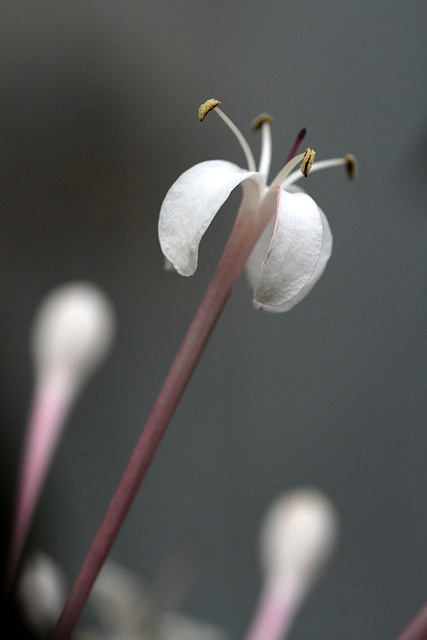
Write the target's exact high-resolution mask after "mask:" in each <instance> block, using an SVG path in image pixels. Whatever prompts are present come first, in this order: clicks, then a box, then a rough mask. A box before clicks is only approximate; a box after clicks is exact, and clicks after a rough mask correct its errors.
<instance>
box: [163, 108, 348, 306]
mask: <svg viewBox="0 0 427 640" xmlns="http://www.w3.org/2000/svg"><path fill="white" fill-rule="evenodd" d="M219 104H220V102H219V101H218V100H214V99H210V100H208V101H207V102H205V103H204V104H203V105H201V107H200V109H199V119H200V120H203V119H204V118H205V116H206V114H207V113H209V112H210V111H211V110H215V112H216V113H217V114H218V115H219V116H220V117H221V118H222V119H223V120H224V121H225V123H226V124H227V125H228V126H229V127H230V129H231V130H232V131H233V133H234V134H235V135H236V137H237V139H238V141H239V143H240V145H241V147H242V149H243V152H244V154H245V156H246V161H247V166H248V168H247V169H242V168H240V167H238V166H237V165H236V164H234V163H232V162H228V161H225V160H208V161H205V162H201V163H199V164H196V165H195V166H194V167H191V168H190V169H188V170H187V171H185V172H184V173H183V174H182V175H181V176H180V177H179V178H178V180H177V181H176V182H175V183H174V184H173V185H172V187H171V188H170V189H169V191H168V193H167V194H166V197H165V199H164V201H163V204H162V207H161V210H160V217H159V240H160V245H161V249H162V251H163V254H164V256H165V257H166V259H167V263H168V264H169V265H170V264H171V265H173V267H174V268H175V269H176V271H178V273H179V274H181V275H185V276H190V275H193V274H194V272H195V271H196V269H197V260H198V249H199V244H200V241H201V238H202V236H203V235H204V233H205V231H206V230H207V228H208V227H209V225H210V223H211V222H212V220H213V218H214V217H215V215H216V214H217V212H218V210H219V209H220V208H221V206H222V205H223V204H224V202H225V201H226V200H227V198H228V196H229V195H230V193H231V191H232V190H233V189H234V188H235V187H237V186H238V185H239V184H240V185H241V186H242V189H243V200H242V204H241V207H240V210H239V216H240V217H241V218H244V219H245V220H246V224H247V225H252V226H254V225H255V226H256V227H257V229H258V232H259V233H258V235H259V239H258V242H257V243H256V244H255V246H254V248H253V251H252V253H251V255H250V257H249V259H248V261H247V264H246V273H247V276H248V279H249V282H250V284H251V285H252V286H253V287H254V299H253V304H254V307H255V308H262V309H266V310H267V311H273V312H280V311H288V310H289V309H291V308H292V307H293V306H294V305H295V304H297V303H298V302H299V301H300V300H302V299H303V298H304V297H305V296H306V295H307V293H308V292H309V291H310V290H311V289H312V287H313V286H314V285H315V283H316V282H317V280H318V279H319V278H320V276H321V275H322V273H323V271H324V269H325V266H326V263H327V262H328V260H329V257H330V255H331V251H332V234H331V230H330V228H329V224H328V222H327V220H326V217H325V215H324V213H323V212H322V211H321V209H320V208H319V207H318V206H317V204H316V203H315V202H314V200H313V199H312V198H310V196H308V195H307V194H306V193H304V192H303V191H302V190H300V189H297V188H295V187H294V183H295V182H296V181H297V180H299V178H301V177H303V176H307V175H308V173H309V171H310V170H311V171H316V170H318V169H321V168H326V167H332V166H339V165H344V166H345V167H346V168H347V173H348V175H349V176H350V177H353V176H354V174H355V169H356V163H355V159H354V158H353V156H350V155H347V156H345V157H343V158H336V159H333V160H326V161H322V162H316V163H313V160H314V155H315V153H314V151H312V150H311V149H307V151H306V152H305V153H302V154H299V155H294V154H295V152H296V148H297V146H298V144H299V142H300V141H301V139H302V137H303V135H304V133H305V132H304V131H302V132H300V134H299V136H298V138H297V142H296V144H295V145H294V147H293V149H292V152H291V154H290V157H288V160H287V162H286V163H285V165H284V166H283V168H282V169H281V171H280V172H279V173H278V174H277V175H276V177H275V178H274V179H273V180H272V181H271V183H270V185H269V186H268V185H267V181H268V175H269V171H270V163H271V121H272V118H271V116H269V115H267V114H263V115H262V116H260V117H259V118H257V119H256V120H255V121H254V123H253V127H254V128H255V129H260V130H261V135H262V144H261V156H260V161H259V164H258V169H257V166H256V162H255V160H254V157H253V154H252V151H251V149H250V147H249V145H248V143H247V141H246V139H245V138H244V136H243V135H242V133H241V132H240V130H239V129H238V128H237V127H236V125H235V124H234V123H233V122H232V121H231V120H230V119H229V118H228V116H226V115H225V113H224V112H223V111H222V110H221V109H219V107H218V105H219ZM300 163H301V171H299V170H297V171H293V170H294V169H295V167H297V165H298V164H300Z"/></svg>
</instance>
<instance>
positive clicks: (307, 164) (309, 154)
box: [301, 147, 316, 178]
mask: <svg viewBox="0 0 427 640" xmlns="http://www.w3.org/2000/svg"><path fill="white" fill-rule="evenodd" d="M315 155H316V152H315V151H313V149H310V147H309V148H308V149H307V151H306V152H305V154H304V158H303V161H302V162H301V173H302V175H303V176H304V177H305V178H306V177H307V176H308V174H309V173H310V169H311V165H312V164H313V160H314V156H315Z"/></svg>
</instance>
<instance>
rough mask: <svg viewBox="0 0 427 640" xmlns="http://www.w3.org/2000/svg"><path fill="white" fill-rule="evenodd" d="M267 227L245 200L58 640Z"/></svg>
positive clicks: (74, 617) (81, 602) (71, 622)
mask: <svg viewBox="0 0 427 640" xmlns="http://www.w3.org/2000/svg"><path fill="white" fill-rule="evenodd" d="M244 199H245V198H244ZM263 226H264V225H263V224H261V225H260V221H259V219H258V220H257V219H256V216H254V215H250V214H249V215H248V211H247V209H246V210H245V206H244V202H243V203H242V206H241V209H240V212H239V214H238V216H237V219H236V222H235V225H234V227H233V230H232V233H231V235H230V237H229V240H228V242H227V245H226V247H225V249H224V252H223V254H222V256H221V259H220V261H219V263H218V266H217V268H216V270H215V272H214V274H213V276H212V279H211V281H210V283H209V285H208V287H207V289H206V292H205V295H204V296H203V299H202V301H201V303H200V305H199V308H198V309H197V311H196V314H195V315H194V318H193V320H192V322H191V324H190V326H189V329H188V331H187V334H186V335H185V337H184V340H183V342H182V344H181V347H180V349H179V351H178V353H177V355H176V357H175V360H174V362H173V363H172V366H171V368H170V370H169V373H168V375H167V377H166V379H165V382H164V384H163V387H162V389H161V391H160V393H159V396H158V398H157V400H156V402H155V404H154V406H153V409H152V411H151V413H150V415H149V417H148V420H147V423H146V425H145V427H144V429H143V431H142V433H141V435H140V438H139V440H138V442H137V444H136V447H135V449H134V451H133V453H132V455H131V458H130V460H129V462H128V465H127V467H126V469H125V471H124V473H123V476H122V478H121V480H120V482H119V484H118V487H117V489H116V492H115V493H114V495H113V498H112V500H111V502H110V505H109V507H108V509H107V512H106V514H105V516H104V519H103V520H102V523H101V525H100V527H99V529H98V532H97V534H96V536H95V538H94V540H93V542H92V545H91V547H90V549H89V551H88V553H87V556H86V558H85V560H84V562H83V564H82V566H81V569H80V571H79V573H78V575H77V578H76V580H75V581H74V584H73V586H72V588H71V591H70V594H69V596H68V599H67V601H66V603H65V606H64V609H63V611H62V613H61V615H60V617H59V619H58V622H57V625H56V627H55V629H54V632H53V638H54V639H55V640H66V639H67V638H69V636H70V634H71V632H72V631H73V629H74V627H75V625H76V623H77V621H78V619H79V617H80V614H81V612H82V610H83V607H84V606H85V603H86V601H87V598H88V596H89V593H90V591H91V589H92V586H93V583H94V581H95V579H96V577H97V575H98V573H99V571H100V569H101V567H102V565H103V563H104V561H105V559H106V558H107V556H108V553H109V551H110V549H111V547H112V545H113V543H114V541H115V538H116V536H117V534H118V532H119V530H120V527H121V526H122V524H123V521H124V519H125V517H126V515H127V513H128V510H129V508H130V506H131V504H132V501H133V499H134V497H135V495H136V493H137V491H138V489H139V486H140V484H141V482H142V480H143V479H144V476H145V474H146V472H147V470H148V467H149V465H150V462H151V460H152V458H153V456H154V454H155V452H156V450H157V447H158V446H159V444H160V441H161V439H162V437H163V435H164V433H165V431H166V428H167V426H168V424H169V422H170V420H171V418H172V416H173V414H174V412H175V409H176V407H177V405H178V402H179V400H180V399H181V396H182V394H183V392H184V390H185V388H186V386H187V384H188V382H189V380H190V377H191V374H192V373H193V371H194V368H195V366H196V364H197V362H198V360H199V358H200V356H201V354H202V352H203V349H204V347H205V345H206V343H207V341H208V339H209V336H210V334H211V332H212V330H213V328H214V326H215V324H216V322H217V320H218V318H219V316H220V314H221V311H222V309H223V308H224V305H225V303H226V302H227V300H228V298H229V296H230V293H231V291H232V289H233V287H234V285H235V283H236V281H237V279H238V277H239V275H240V274H241V272H242V270H243V267H244V265H245V263H246V261H247V259H248V257H249V254H250V253H251V251H252V248H253V246H254V245H255V243H256V241H257V239H258V237H259V236H260V234H261V233H262V230H263Z"/></svg>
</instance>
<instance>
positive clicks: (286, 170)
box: [271, 153, 305, 186]
mask: <svg viewBox="0 0 427 640" xmlns="http://www.w3.org/2000/svg"><path fill="white" fill-rule="evenodd" d="M304 157H305V153H300V154H299V155H297V156H295V157H294V158H292V160H289V162H287V163H286V164H285V166H284V167H283V168H282V169H281V170H280V171H279V173H278V174H277V176H276V177H275V178H274V180H273V181H272V183H271V186H275V185H278V184H281V185H282V186H283V182H284V180H285V179H286V178H287V177H288V175H289V174H290V173H291V171H292V169H293V168H294V167H296V166H297V164H298V163H299V162H302V161H303V160H304ZM295 173H297V172H295ZM298 173H299V176H300V177H301V173H300V172H299V171H298ZM292 175H293V174H292Z"/></svg>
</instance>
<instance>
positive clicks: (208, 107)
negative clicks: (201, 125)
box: [199, 98, 221, 122]
mask: <svg viewBox="0 0 427 640" xmlns="http://www.w3.org/2000/svg"><path fill="white" fill-rule="evenodd" d="M219 104H221V102H220V101H219V100H215V98H210V99H209V100H206V102H204V103H203V104H201V105H200V107H199V120H200V122H203V120H204V119H205V118H206V115H207V114H208V113H209V111H212V109H215V107H217V106H218V105H219Z"/></svg>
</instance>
